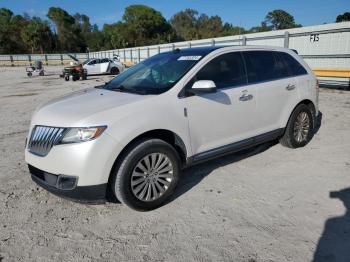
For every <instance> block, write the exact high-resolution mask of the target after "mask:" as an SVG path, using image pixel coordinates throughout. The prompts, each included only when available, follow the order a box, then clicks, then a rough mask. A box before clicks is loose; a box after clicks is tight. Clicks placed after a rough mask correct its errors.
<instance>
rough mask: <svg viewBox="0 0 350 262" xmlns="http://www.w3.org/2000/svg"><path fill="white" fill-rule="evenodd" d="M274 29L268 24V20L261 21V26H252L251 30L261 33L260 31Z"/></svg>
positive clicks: (251, 31)
mask: <svg viewBox="0 0 350 262" xmlns="http://www.w3.org/2000/svg"><path fill="white" fill-rule="evenodd" d="M271 30H272V26H268V25H267V24H266V22H261V25H260V26H255V27H252V28H251V29H250V30H249V32H250V33H259V32H267V31H271Z"/></svg>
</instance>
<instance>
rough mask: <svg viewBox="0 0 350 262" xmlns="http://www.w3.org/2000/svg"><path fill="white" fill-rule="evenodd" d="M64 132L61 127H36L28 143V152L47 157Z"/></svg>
mask: <svg viewBox="0 0 350 262" xmlns="http://www.w3.org/2000/svg"><path fill="white" fill-rule="evenodd" d="M64 130H65V129H64V128H60V127H50V126H35V127H34V128H33V130H32V134H31V137H30V141H29V143H28V150H29V151H30V152H31V153H33V154H35V155H39V156H46V155H47V154H48V153H49V152H50V150H51V148H52V147H53V146H54V145H55V143H57V141H58V139H59V138H60V136H61V134H62V133H63V131H64Z"/></svg>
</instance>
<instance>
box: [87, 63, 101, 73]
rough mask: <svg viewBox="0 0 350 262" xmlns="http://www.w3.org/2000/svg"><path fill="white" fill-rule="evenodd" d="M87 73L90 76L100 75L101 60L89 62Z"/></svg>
mask: <svg viewBox="0 0 350 262" xmlns="http://www.w3.org/2000/svg"><path fill="white" fill-rule="evenodd" d="M87 71H88V74H89V75H91V74H92V75H94V74H99V73H100V59H94V60H92V61H90V62H89V64H88V67H87Z"/></svg>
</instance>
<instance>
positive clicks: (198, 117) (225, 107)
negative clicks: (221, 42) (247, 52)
mask: <svg viewBox="0 0 350 262" xmlns="http://www.w3.org/2000/svg"><path fill="white" fill-rule="evenodd" d="M198 80H212V81H214V83H215V84H216V86H217V88H218V90H217V92H215V93H206V94H201V95H191V96H187V97H186V98H185V99H186V106H187V111H188V120H189V129H190V136H191V145H192V151H193V154H194V155H197V156H199V155H202V154H203V155H205V154H210V152H214V151H215V150H218V149H220V148H222V147H225V146H230V145H232V143H235V142H240V143H245V142H246V143H249V142H250V141H249V138H251V137H252V136H254V120H255V119H254V117H255V115H256V99H255V92H256V91H255V87H254V86H248V85H247V77H246V71H245V66H244V62H243V58H242V55H241V53H240V52H231V53H225V54H222V55H219V56H217V57H216V58H214V59H213V60H211V61H209V62H208V63H207V64H206V65H205V66H204V67H202V68H201V69H200V70H199V71H198V72H197V74H196V75H195V76H194V78H193V79H192V80H191V81H190V82H189V83H188V84H187V87H189V86H192V84H193V83H194V82H195V81H198ZM247 139H248V140H247ZM244 140H246V141H244Z"/></svg>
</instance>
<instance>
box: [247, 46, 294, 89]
mask: <svg viewBox="0 0 350 262" xmlns="http://www.w3.org/2000/svg"><path fill="white" fill-rule="evenodd" d="M243 56H244V59H245V62H246V66H247V75H248V82H249V83H256V82H261V81H268V80H274V79H280V78H283V77H288V76H289V75H290V74H289V71H288V68H287V67H286V65H285V63H284V62H283V60H281V59H280V58H279V56H278V55H277V54H276V52H270V51H249V52H243Z"/></svg>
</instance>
